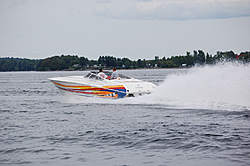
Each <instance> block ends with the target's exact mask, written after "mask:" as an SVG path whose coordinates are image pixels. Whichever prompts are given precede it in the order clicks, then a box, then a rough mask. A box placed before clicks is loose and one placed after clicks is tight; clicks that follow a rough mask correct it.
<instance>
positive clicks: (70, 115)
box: [0, 64, 250, 166]
mask: <svg viewBox="0 0 250 166" xmlns="http://www.w3.org/2000/svg"><path fill="white" fill-rule="evenodd" d="M119 72H121V73H123V74H126V75H128V76H131V77H134V78H138V79H142V80H146V81H150V82H153V83H154V84H156V85H158V87H157V89H156V91H155V92H154V93H153V94H151V95H146V96H142V97H137V98H127V99H119V100H109V99H92V98H88V99H85V98H78V97H75V98H73V97H64V96H62V95H61V94H60V92H59V90H58V89H56V87H55V86H54V85H53V84H52V83H51V82H49V81H48V80H47V78H50V77H56V76H67V75H85V74H86V73H87V71H74V72H4V73H0V84H1V86H0V93H1V96H0V99H1V103H0V109H1V112H0V113H1V116H0V120H1V121H0V129H1V131H0V134H1V137H0V165H20V164H22V165H96V166H99V165H107V166H110V165H114V166H122V165H128V166H129V165H150V166H151V165H161V166H164V165H171V166H173V165H190V166H193V165H207V166H210V165H211V166H216V165H220V166H222V165H225V166H235V165H242V166H246V165H250V102H249V101H250V95H249V94H250V89H249V87H250V86H249V85H250V75H249V73H250V68H249V66H242V65H232V64H230V65H221V66H214V67H203V68H193V69H154V70H127V71H126V70H124V71H119Z"/></svg>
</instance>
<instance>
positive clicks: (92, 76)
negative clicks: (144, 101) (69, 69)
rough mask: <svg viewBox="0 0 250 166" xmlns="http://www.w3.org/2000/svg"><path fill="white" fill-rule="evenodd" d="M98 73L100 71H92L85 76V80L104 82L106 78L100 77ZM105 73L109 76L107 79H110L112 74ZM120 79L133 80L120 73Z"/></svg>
mask: <svg viewBox="0 0 250 166" xmlns="http://www.w3.org/2000/svg"><path fill="white" fill-rule="evenodd" d="M98 73H99V71H90V72H89V73H88V74H87V75H85V76H84V78H89V79H100V80H104V79H105V78H103V77H100V76H98ZM103 73H104V74H106V76H107V78H106V79H110V77H111V75H112V72H110V71H103ZM119 79H131V78H130V77H128V76H125V75H123V74H120V73H119Z"/></svg>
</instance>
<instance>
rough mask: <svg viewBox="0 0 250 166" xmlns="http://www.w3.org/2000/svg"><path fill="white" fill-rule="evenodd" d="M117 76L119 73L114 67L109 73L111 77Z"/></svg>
mask: <svg viewBox="0 0 250 166" xmlns="http://www.w3.org/2000/svg"><path fill="white" fill-rule="evenodd" d="M117 77H119V73H118V71H116V68H115V67H114V68H113V73H112V74H111V79H116V78H117Z"/></svg>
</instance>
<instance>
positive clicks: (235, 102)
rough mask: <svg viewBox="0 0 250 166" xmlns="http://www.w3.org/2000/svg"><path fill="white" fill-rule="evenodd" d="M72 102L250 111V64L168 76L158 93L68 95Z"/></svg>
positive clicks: (200, 68)
mask: <svg viewBox="0 0 250 166" xmlns="http://www.w3.org/2000/svg"><path fill="white" fill-rule="evenodd" d="M68 102H70V103H79V102H80V103H81V102H83V103H111V104H144V103H145V104H165V105H168V106H169V107H178V108H179V107H182V108H191V109H192V108H194V109H196V108H197V109H198V108H204V109H227V110H246V109H247V110H250V66H249V65H244V64H241V63H238V62H225V63H219V64H217V65H213V66H203V67H194V68H192V69H190V71H189V72H188V73H185V74H180V73H179V74H175V75H171V76H168V77H167V78H166V79H165V81H164V82H163V83H162V84H161V85H159V86H158V87H157V88H156V90H155V91H154V93H152V94H150V95H145V96H141V97H136V98H125V99H118V100H109V99H99V98H87V99H86V98H85V99H82V98H71V99H70V98H68Z"/></svg>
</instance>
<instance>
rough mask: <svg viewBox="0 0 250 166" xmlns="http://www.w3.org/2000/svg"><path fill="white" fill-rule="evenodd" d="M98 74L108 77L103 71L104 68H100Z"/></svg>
mask: <svg viewBox="0 0 250 166" xmlns="http://www.w3.org/2000/svg"><path fill="white" fill-rule="evenodd" d="M98 76H99V77H102V78H107V76H106V74H105V73H103V70H102V69H99V73H98Z"/></svg>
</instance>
